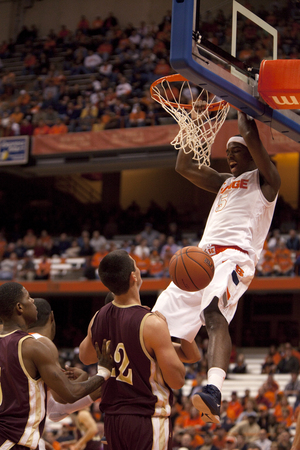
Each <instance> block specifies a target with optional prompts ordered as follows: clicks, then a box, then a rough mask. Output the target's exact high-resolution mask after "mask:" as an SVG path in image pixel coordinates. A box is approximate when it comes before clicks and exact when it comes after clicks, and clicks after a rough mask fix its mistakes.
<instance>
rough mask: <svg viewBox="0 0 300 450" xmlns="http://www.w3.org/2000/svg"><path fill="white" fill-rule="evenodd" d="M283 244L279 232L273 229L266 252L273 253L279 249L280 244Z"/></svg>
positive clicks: (283, 241)
mask: <svg viewBox="0 0 300 450" xmlns="http://www.w3.org/2000/svg"><path fill="white" fill-rule="evenodd" d="M282 243H285V240H284V238H283V237H282V236H281V233H280V230H279V229H275V230H273V232H272V235H271V237H270V239H269V240H268V244H267V245H268V250H270V251H271V252H274V251H275V250H277V249H278V248H279V247H280V244H282Z"/></svg>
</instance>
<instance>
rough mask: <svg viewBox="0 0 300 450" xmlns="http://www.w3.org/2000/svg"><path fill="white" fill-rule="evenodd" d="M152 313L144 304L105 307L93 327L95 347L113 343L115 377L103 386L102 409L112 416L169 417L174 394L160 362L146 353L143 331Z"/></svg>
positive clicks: (97, 316) (113, 304)
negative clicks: (109, 342) (106, 341)
mask: <svg viewBox="0 0 300 450" xmlns="http://www.w3.org/2000/svg"><path fill="white" fill-rule="evenodd" d="M149 314H152V313H149V311H148V310H147V309H145V308H144V307H143V306H141V305H130V306H120V305H117V304H115V303H114V302H112V303H109V304H107V305H105V306H104V307H103V308H101V309H100V310H99V311H98V313H97V314H96V316H95V318H94V322H93V325H92V328H91V332H92V341H93V344H95V342H98V344H99V346H100V348H101V344H102V341H103V339H107V340H110V341H111V344H110V349H111V354H112V355H113V358H114V368H113V371H112V376H111V377H110V378H109V379H108V380H107V381H106V382H105V383H104V385H103V387H102V396H101V403H100V409H101V411H102V412H103V413H105V414H106V415H108V414H134V415H143V416H154V417H167V416H169V415H170V412H171V406H170V405H171V404H172V391H171V389H170V388H169V386H168V385H167V384H166V383H165V382H164V380H163V377H162V374H161V371H160V369H159V367H158V365H157V363H156V361H155V360H154V359H153V358H152V357H151V356H150V355H149V353H148V352H147V350H146V347H145V343H144V339H143V329H144V323H145V320H146V319H147V317H148V316H149Z"/></svg>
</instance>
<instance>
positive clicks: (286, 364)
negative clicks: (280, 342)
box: [277, 342, 299, 373]
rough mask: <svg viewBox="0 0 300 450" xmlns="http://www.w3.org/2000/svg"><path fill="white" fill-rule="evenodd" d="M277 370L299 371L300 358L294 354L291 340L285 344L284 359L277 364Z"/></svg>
mask: <svg viewBox="0 0 300 450" xmlns="http://www.w3.org/2000/svg"><path fill="white" fill-rule="evenodd" d="M277 372H278V373H291V372H299V360H298V358H296V356H293V347H292V345H291V344H290V343H289V342H287V343H286V344H285V345H284V354H283V357H282V359H281V360H280V361H279V363H278V364H277Z"/></svg>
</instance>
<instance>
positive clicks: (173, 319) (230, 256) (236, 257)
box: [152, 248, 255, 342]
mask: <svg viewBox="0 0 300 450" xmlns="http://www.w3.org/2000/svg"><path fill="white" fill-rule="evenodd" d="M212 258H213V261H214V264H215V273H214V276H213V279H212V281H211V282H210V283H209V285H208V286H207V287H206V288H204V289H202V290H201V291H196V292H187V291H183V290H182V289H180V288H178V287H177V286H176V285H175V284H174V283H173V282H171V283H170V284H169V286H168V287H167V288H166V289H165V290H164V291H163V292H162V293H161V294H160V295H159V297H158V299H157V301H156V303H155V305H154V307H153V308H152V311H159V312H161V313H162V314H163V315H164V316H165V318H166V320H167V323H168V327H169V331H170V334H171V336H173V337H177V338H180V339H185V340H187V341H189V342H192V340H193V339H194V338H195V336H196V335H197V333H198V331H199V329H200V328H201V326H202V325H205V319H204V312H203V311H204V309H205V308H206V307H207V306H208V305H209V304H210V302H211V301H212V300H213V298H214V297H217V298H218V299H219V304H218V305H219V309H220V311H221V313H222V314H223V316H224V317H225V318H226V320H227V322H228V323H230V322H231V320H232V318H233V316H234V314H235V311H236V308H237V304H238V301H239V299H240V297H241V296H242V295H243V294H244V292H245V291H246V290H247V289H248V287H249V285H250V283H251V281H252V279H253V277H254V274H255V265H254V262H253V261H252V260H251V259H250V257H249V255H248V254H247V253H243V252H241V251H239V250H234V249H231V248H228V249H226V250H224V251H223V252H220V253H218V254H217V255H214V256H212Z"/></svg>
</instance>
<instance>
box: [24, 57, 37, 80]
mask: <svg viewBox="0 0 300 450" xmlns="http://www.w3.org/2000/svg"><path fill="white" fill-rule="evenodd" d="M36 68H37V59H36V56H35V55H34V54H33V53H32V52H28V53H27V55H26V56H25V58H24V61H23V72H22V73H23V75H34V74H35V71H36Z"/></svg>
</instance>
